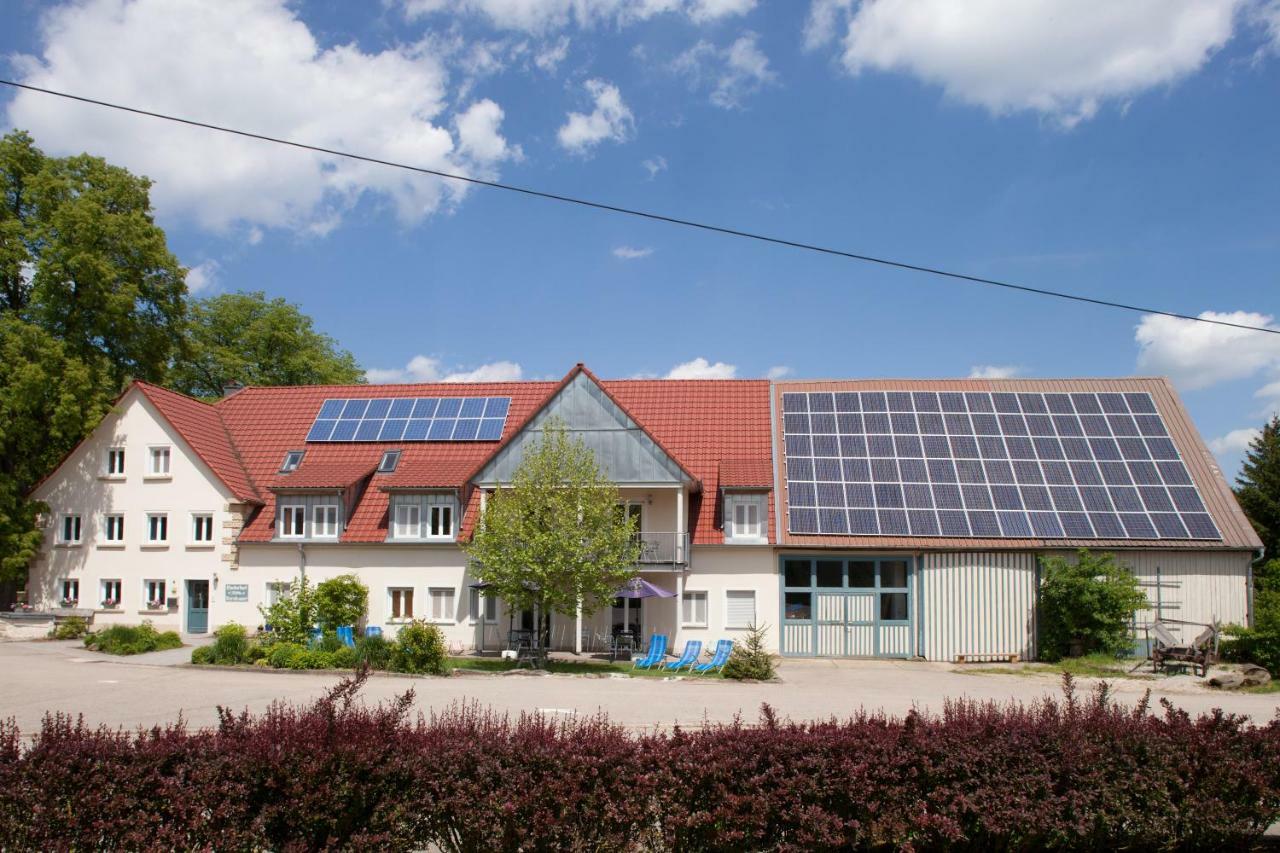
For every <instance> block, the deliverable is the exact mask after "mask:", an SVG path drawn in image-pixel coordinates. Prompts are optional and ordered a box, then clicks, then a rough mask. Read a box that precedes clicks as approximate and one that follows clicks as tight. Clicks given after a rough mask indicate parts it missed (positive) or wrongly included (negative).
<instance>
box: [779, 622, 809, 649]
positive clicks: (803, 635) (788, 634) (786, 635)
mask: <svg viewBox="0 0 1280 853" xmlns="http://www.w3.org/2000/svg"><path fill="white" fill-rule="evenodd" d="M782 642H783V645H782V647H783V648H784V649H786V653H787V654H788V655H801V656H803V655H812V654H813V626H812V625H809V624H808V623H805V624H804V625H783V626H782Z"/></svg>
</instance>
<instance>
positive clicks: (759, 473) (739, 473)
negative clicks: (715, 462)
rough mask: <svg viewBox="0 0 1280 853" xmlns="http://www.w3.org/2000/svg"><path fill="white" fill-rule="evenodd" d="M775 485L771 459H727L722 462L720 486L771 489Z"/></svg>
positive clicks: (723, 487) (725, 487) (726, 487)
mask: <svg viewBox="0 0 1280 853" xmlns="http://www.w3.org/2000/svg"><path fill="white" fill-rule="evenodd" d="M772 487H773V461H772V460H770V459H725V460H722V461H721V462H720V488H722V489H769V488H772Z"/></svg>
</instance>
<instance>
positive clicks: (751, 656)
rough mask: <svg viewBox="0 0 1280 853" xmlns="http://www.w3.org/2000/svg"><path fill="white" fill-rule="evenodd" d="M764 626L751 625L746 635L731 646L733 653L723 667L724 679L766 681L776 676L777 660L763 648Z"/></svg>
mask: <svg viewBox="0 0 1280 853" xmlns="http://www.w3.org/2000/svg"><path fill="white" fill-rule="evenodd" d="M766 630H767V629H766V626H764V625H759V626H757V625H752V626H751V628H750V629H748V631H747V635H746V636H745V637H744V638H743V639H742V640H741V641H740V642H737V643H734V644H733V652H732V653H730V655H729V660H727V661H726V662H725V665H724V670H723V672H724V677H725V678H736V679H738V680H739V681H742V680H745V679H751V680H755V681H768V680H769V679H771V678H773V677H774V676H775V675H777V670H778V667H777V659H776V658H775V657H774V656H773V655H772V654H770V653H769V650H768V648H767V647H766V646H765V631H766Z"/></svg>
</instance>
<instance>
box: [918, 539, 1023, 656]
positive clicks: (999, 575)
mask: <svg viewBox="0 0 1280 853" xmlns="http://www.w3.org/2000/svg"><path fill="white" fill-rule="evenodd" d="M921 599H922V603H921V608H922V611H923V616H924V618H923V622H924V625H923V633H924V652H923V653H924V656H925V657H926V658H928V659H929V660H937V661H951V660H955V659H956V656H958V655H1018V657H1020V658H1022V659H1023V660H1030V659H1032V658H1034V657H1035V606H1036V555H1035V554H1034V553H1032V552H1027V551H1022V552H1018V551H998V552H984V553H926V554H925V555H924V560H923V569H922V572H921Z"/></svg>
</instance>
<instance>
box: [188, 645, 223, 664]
mask: <svg viewBox="0 0 1280 853" xmlns="http://www.w3.org/2000/svg"><path fill="white" fill-rule="evenodd" d="M191 662H192V663H194V664H201V665H206V664H212V663H217V661H215V660H214V659H213V647H212V646H196V647H195V648H194V649H192V650H191Z"/></svg>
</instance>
